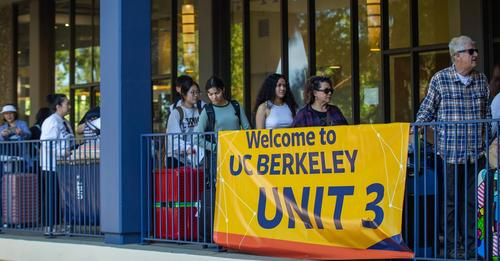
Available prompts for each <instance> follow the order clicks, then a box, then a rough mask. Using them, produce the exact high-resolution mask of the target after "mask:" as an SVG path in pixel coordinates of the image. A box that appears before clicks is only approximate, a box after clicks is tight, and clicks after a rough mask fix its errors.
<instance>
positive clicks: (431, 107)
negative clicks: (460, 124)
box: [416, 76, 441, 122]
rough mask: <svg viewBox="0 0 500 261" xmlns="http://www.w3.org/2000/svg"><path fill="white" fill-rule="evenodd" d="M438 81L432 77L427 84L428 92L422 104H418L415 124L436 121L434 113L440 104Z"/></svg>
mask: <svg viewBox="0 0 500 261" xmlns="http://www.w3.org/2000/svg"><path fill="white" fill-rule="evenodd" d="M438 81H439V80H438V79H437V77H436V76H434V77H432V79H431V82H430V83H429V91H428V92H427V95H426V96H425V98H424V100H423V101H422V104H420V108H419V110H418V113H417V120H416V122H430V121H433V120H435V119H436V113H437V110H438V108H439V103H440V102H441V94H440V93H439V90H438Z"/></svg>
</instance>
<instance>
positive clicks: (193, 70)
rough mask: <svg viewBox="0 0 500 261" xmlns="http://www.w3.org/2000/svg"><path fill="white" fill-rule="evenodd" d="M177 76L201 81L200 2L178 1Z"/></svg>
mask: <svg viewBox="0 0 500 261" xmlns="http://www.w3.org/2000/svg"><path fill="white" fill-rule="evenodd" d="M178 1H179V2H178V3H179V4H178V7H179V10H178V22H177V23H178V29H177V31H178V36H177V48H178V52H177V64H178V65H177V75H182V74H187V75H190V76H191V77H193V79H194V80H195V81H199V78H198V77H199V73H200V72H199V67H198V57H199V44H198V42H199V31H198V17H199V16H198V12H199V6H200V5H199V0H178Z"/></svg>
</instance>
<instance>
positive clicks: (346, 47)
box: [316, 0, 352, 122]
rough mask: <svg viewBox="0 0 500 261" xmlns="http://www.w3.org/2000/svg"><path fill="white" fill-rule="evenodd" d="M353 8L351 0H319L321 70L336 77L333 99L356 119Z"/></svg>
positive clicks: (347, 113)
mask: <svg viewBox="0 0 500 261" xmlns="http://www.w3.org/2000/svg"><path fill="white" fill-rule="evenodd" d="M350 12H351V8H350V1H349V0H339V1H331V0H318V1H316V67H317V74H318V75H324V76H328V77H331V78H332V80H333V85H334V87H335V93H334V94H333V99H332V103H333V104H335V105H336V106H338V107H339V108H340V109H341V111H342V113H343V114H344V116H345V117H346V118H347V120H348V121H349V122H352V86H351V77H352V75H351V63H352V60H351V22H350V15H351V14H350Z"/></svg>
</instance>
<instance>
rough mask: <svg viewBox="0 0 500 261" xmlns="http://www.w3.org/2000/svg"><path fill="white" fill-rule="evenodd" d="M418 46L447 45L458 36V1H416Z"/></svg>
mask: <svg viewBox="0 0 500 261" xmlns="http://www.w3.org/2000/svg"><path fill="white" fill-rule="evenodd" d="M418 34H419V45H427V44H439V43H448V41H449V40H450V39H451V38H452V37H454V36H457V35H460V1H459V0H419V1H418Z"/></svg>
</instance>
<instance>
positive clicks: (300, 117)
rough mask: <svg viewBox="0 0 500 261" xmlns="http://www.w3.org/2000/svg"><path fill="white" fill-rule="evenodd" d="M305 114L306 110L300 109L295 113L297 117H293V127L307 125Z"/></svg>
mask: <svg viewBox="0 0 500 261" xmlns="http://www.w3.org/2000/svg"><path fill="white" fill-rule="evenodd" d="M305 126H306V124H305V115H304V110H303V109H302V110H299V111H298V112H297V114H295V117H294V118H293V122H292V126H291V127H292V128H296V127H305Z"/></svg>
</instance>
